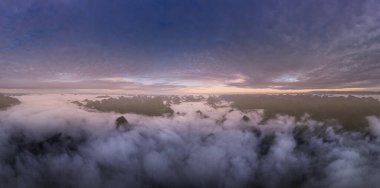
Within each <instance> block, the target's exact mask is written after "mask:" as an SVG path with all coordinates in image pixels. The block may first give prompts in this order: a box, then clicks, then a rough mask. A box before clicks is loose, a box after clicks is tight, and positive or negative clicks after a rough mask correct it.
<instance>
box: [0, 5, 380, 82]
mask: <svg viewBox="0 0 380 188" xmlns="http://www.w3.org/2000/svg"><path fill="white" fill-rule="evenodd" d="M379 7H380V4H379V2H378V1H369V0H368V1H351V0H349V1H296V0H287V1H278V0H269V1H254V0H238V1H228V0H223V1H216V0H209V1H200V0H195V1H190V0H184V1H175V0H160V1H153V0H144V1H132V0H127V1H122V0H112V1H101V0H92V1H89V0H87V1H86V0H81V1H71V0H53V1H40V0H18V1H8V0H6V1H2V2H0V65H1V70H0V73H1V75H2V76H3V77H4V78H6V79H10V80H18V79H19V78H20V77H21V78H27V79H30V78H39V79H45V80H49V79H56V77H59V74H61V73H62V72H70V73H73V74H76V75H77V76H78V77H82V78H86V79H90V80H91V79H98V78H104V77H123V76H124V77H131V76H133V77H140V76H147V75H149V76H151V77H153V79H154V78H160V77H166V78H168V79H171V80H176V79H186V80H202V81H205V82H207V81H208V80H217V81H220V83H227V84H228V85H233V86H238V87H261V88H268V87H277V88H283V89H287V88H297V89H304V88H341V87H376V86H379V84H378V83H379V77H378V76H377V75H378V74H379V73H380V70H379V63H378V59H379V58H378V56H379V50H380V45H379V42H380V41H379V40H380V39H379V37H380V27H379V23H380V20H379V19H380V15H379V13H378V11H377V10H378V9H379ZM57 75H58V76H57ZM189 75H191V76H189ZM226 75H228V76H226ZM231 75H241V76H243V77H244V81H243V80H242V81H240V82H238V83H235V82H231V83H229V82H228V80H230V79H235V78H234V76H231ZM31 85H33V84H31Z"/></svg>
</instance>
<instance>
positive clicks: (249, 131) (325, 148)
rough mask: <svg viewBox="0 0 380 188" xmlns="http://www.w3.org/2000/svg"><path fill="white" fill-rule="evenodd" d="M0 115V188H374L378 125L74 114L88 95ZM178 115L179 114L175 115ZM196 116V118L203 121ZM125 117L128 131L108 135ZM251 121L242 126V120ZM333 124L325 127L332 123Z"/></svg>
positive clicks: (33, 102) (201, 106)
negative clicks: (348, 126) (360, 128)
mask: <svg viewBox="0 0 380 188" xmlns="http://www.w3.org/2000/svg"><path fill="white" fill-rule="evenodd" d="M17 98H18V99H19V100H20V101H21V104H19V105H16V106H13V107H10V108H7V109H5V110H2V111H0V129H1V130H0V145H1V147H0V162H1V165H0V187H20V188H34V187H94V188H101V187H115V188H118V187H268V188H272V187H307V188H309V187H310V188H314V187H331V188H351V187H352V188H356V187H376V186H378V185H379V183H380V171H379V170H378V169H379V168H380V160H379V156H380V155H379V153H380V140H379V136H380V119H379V118H378V117H376V116H370V117H367V120H368V122H369V127H368V128H367V129H365V130H363V131H346V130H343V129H341V128H340V126H339V125H338V124H334V123H333V122H320V121H316V120H313V119H311V118H310V116H308V115H307V114H306V115H304V116H303V117H302V118H300V119H298V118H295V117H292V116H286V115H277V116H276V117H274V118H272V119H269V120H267V121H265V122H264V123H263V121H262V119H263V112H262V111H260V110H253V111H240V110H237V109H235V108H232V107H230V106H229V104H225V106H223V107H220V108H213V107H211V106H209V105H207V104H206V102H205V101H202V102H183V103H180V104H173V105H171V108H172V109H173V110H174V112H175V113H174V115H173V116H144V115H137V114H131V113H125V114H118V113H113V112H107V113H101V112H96V111H90V110H88V109H84V108H80V107H78V106H77V105H75V104H73V103H72V101H74V100H84V99H88V98H90V99H91V98H92V99H95V96H90V95H89V96H86V95H24V96H18V97H17ZM177 112H178V113H177ZM200 112H201V113H200ZM121 115H123V116H124V117H125V118H126V119H127V120H128V122H129V124H130V125H131V126H132V129H131V130H129V131H118V130H117V129H115V119H116V118H117V117H119V116H121ZM244 115H245V116H246V117H248V119H246V120H244V119H242V117H243V116H244ZM329 123H331V124H329Z"/></svg>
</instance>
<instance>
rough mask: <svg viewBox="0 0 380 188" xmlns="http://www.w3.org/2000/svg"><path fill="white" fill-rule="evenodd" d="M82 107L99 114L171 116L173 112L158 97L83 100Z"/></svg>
mask: <svg viewBox="0 0 380 188" xmlns="http://www.w3.org/2000/svg"><path fill="white" fill-rule="evenodd" d="M83 103H84V106H85V107H87V108H90V109H95V110H98V111H100V112H117V113H121V114H124V113H135V114H143V115H147V116H162V115H172V114H173V113H174V111H173V110H172V109H171V108H170V107H169V105H167V104H165V103H164V100H163V99H162V98H160V97H150V96H133V97H123V96H122V97H119V98H107V99H103V100H100V101H98V100H95V101H92V100H85V101H84V102H83Z"/></svg>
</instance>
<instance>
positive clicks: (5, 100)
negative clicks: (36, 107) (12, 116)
mask: <svg viewBox="0 0 380 188" xmlns="http://www.w3.org/2000/svg"><path fill="white" fill-rule="evenodd" d="M20 103H21V102H20V101H19V100H18V99H16V98H13V97H8V96H5V95H2V94H0V109H2V108H8V107H10V106H13V105H16V104H20Z"/></svg>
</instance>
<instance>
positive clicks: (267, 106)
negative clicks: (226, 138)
mask: <svg viewBox="0 0 380 188" xmlns="http://www.w3.org/2000/svg"><path fill="white" fill-rule="evenodd" d="M219 100H227V101H230V102H232V107H234V108H238V109H240V110H251V109H263V110H264V121H266V120H268V119H270V118H273V117H275V116H276V115H278V114H285V115H291V116H295V117H296V118H301V117H302V116H304V115H305V113H308V114H309V115H310V116H311V118H313V119H315V120H318V121H329V120H332V119H335V120H337V121H339V123H341V124H342V126H343V128H346V129H356V130H357V129H362V128H365V127H367V126H368V122H367V120H366V117H367V116H371V115H376V116H379V115H380V101H378V100H376V99H374V98H372V97H365V98H360V97H354V96H348V97H344V96H325V95H324V96H318V95H224V96H221V97H219Z"/></svg>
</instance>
